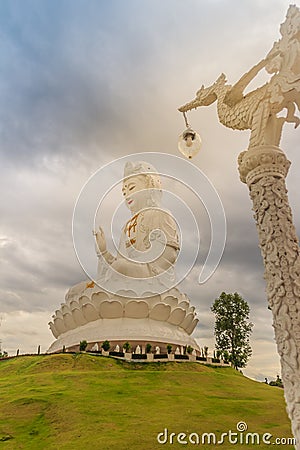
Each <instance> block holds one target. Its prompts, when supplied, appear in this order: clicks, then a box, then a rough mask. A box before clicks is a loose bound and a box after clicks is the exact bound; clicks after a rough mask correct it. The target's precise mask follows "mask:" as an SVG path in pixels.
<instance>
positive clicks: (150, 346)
mask: <svg viewBox="0 0 300 450" xmlns="http://www.w3.org/2000/svg"><path fill="white" fill-rule="evenodd" d="M151 348H152V345H151V344H146V353H150V352H151Z"/></svg>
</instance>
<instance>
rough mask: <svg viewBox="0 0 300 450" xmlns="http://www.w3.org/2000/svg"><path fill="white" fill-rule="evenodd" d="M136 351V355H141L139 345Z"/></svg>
mask: <svg viewBox="0 0 300 450" xmlns="http://www.w3.org/2000/svg"><path fill="white" fill-rule="evenodd" d="M135 353H136V355H140V354H141V347H140V346H139V345H138V346H137V347H136V349H135Z"/></svg>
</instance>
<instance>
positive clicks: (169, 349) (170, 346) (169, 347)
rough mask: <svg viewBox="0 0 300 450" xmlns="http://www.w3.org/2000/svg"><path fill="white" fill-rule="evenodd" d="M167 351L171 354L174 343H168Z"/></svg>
mask: <svg viewBox="0 0 300 450" xmlns="http://www.w3.org/2000/svg"><path fill="white" fill-rule="evenodd" d="M167 352H168V353H169V354H170V353H171V352H172V345H171V344H168V345H167Z"/></svg>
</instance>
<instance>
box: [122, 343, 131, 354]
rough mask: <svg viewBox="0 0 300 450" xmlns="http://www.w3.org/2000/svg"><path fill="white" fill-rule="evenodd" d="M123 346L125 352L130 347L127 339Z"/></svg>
mask: <svg viewBox="0 0 300 450" xmlns="http://www.w3.org/2000/svg"><path fill="white" fill-rule="evenodd" d="M123 348H124V350H125V352H126V353H128V352H129V350H130V349H131V345H130V344H129V342H128V341H126V342H125V344H124V345H123Z"/></svg>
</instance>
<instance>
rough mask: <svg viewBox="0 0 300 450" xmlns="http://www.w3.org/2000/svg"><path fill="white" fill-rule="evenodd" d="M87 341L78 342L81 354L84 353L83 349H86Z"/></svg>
mask: <svg viewBox="0 0 300 450" xmlns="http://www.w3.org/2000/svg"><path fill="white" fill-rule="evenodd" d="M87 345H88V344H87V341H86V340H83V341H80V344H79V350H80V351H81V352H84V351H85V349H86V348H87Z"/></svg>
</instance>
